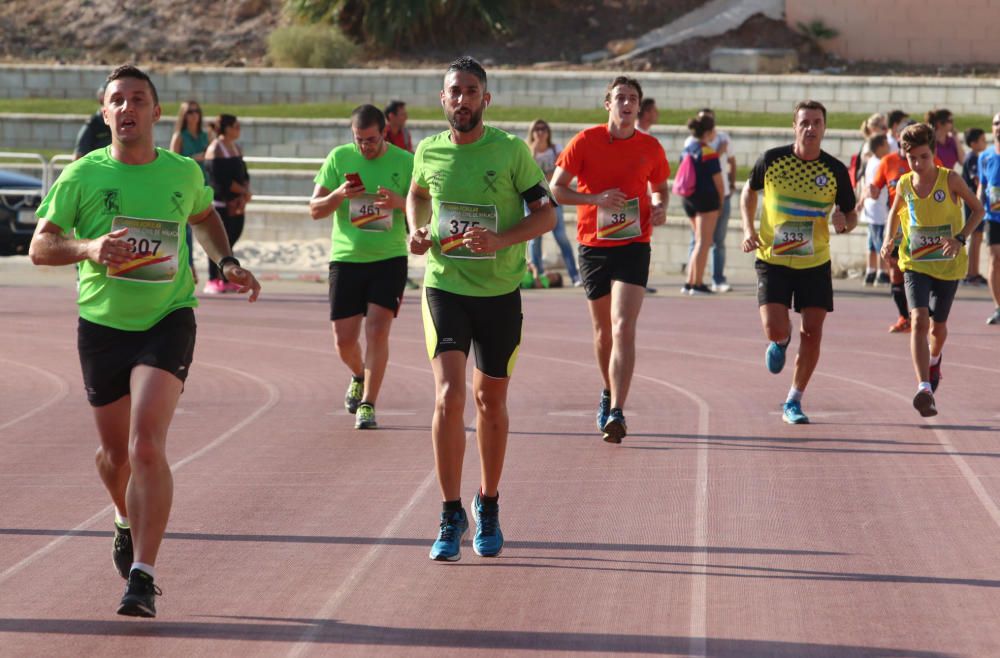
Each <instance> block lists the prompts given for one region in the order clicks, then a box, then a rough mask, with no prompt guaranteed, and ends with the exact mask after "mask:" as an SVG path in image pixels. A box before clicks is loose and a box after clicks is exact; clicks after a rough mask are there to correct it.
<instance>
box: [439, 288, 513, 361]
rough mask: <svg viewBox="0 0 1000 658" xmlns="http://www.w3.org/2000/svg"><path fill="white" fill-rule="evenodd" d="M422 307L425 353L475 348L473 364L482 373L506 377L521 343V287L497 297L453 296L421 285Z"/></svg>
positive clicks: (464, 350) (467, 353) (467, 352)
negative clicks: (422, 292)
mask: <svg viewBox="0 0 1000 658" xmlns="http://www.w3.org/2000/svg"><path fill="white" fill-rule="evenodd" d="M421 306H422V310H423V314H424V338H425V339H426V341H427V356H428V357H429V358H430V359H433V358H434V357H436V356H437V355H438V354H441V353H442V352H449V351H451V350H460V351H462V352H464V353H465V355H466V356H468V355H469V347H470V345H471V346H472V347H474V348H475V350H476V367H477V368H479V370H480V371H482V373H483V374H484V375H487V376H489V377H495V378H497V379H502V378H504V377H510V375H511V373H512V372H513V371H514V362H515V361H517V349H518V347H520V345H521V321H522V318H523V316H522V315H521V290H520V289H519V288H518V289H515V290H514V291H513V292H509V293H507V294H506V295H499V296H497V297H472V296H470V295H456V294H455V293H451V292H446V291H444V290H441V289H439V288H427V287H425V288H424V295H423V304H422V305H421Z"/></svg>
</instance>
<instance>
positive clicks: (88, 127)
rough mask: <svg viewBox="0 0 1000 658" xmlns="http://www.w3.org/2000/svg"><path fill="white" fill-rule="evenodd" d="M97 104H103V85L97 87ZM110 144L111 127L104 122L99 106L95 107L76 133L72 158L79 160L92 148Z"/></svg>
mask: <svg viewBox="0 0 1000 658" xmlns="http://www.w3.org/2000/svg"><path fill="white" fill-rule="evenodd" d="M97 104H98V106H103V105H104V85H101V86H100V87H98V88H97ZM110 145H111V128H110V127H109V126H108V125H107V124H106V123H104V114H103V113H102V112H101V107H98V108H97V111H96V112H94V113H93V114H92V115H91V117H90V118H89V119H87V122H86V123H85V124H83V126H82V127H81V128H80V132H78V133H77V134H76V146H75V147H74V148H73V159H74V160H79V159H80V158H82V157H83V156H85V155H87V154H88V153H90V152H91V151H93V150H96V149H101V148H104V147H105V146H110Z"/></svg>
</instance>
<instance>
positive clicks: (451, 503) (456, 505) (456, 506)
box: [441, 498, 462, 513]
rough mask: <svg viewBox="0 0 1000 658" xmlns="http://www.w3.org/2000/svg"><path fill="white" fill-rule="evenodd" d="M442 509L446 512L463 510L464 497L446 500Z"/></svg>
mask: <svg viewBox="0 0 1000 658" xmlns="http://www.w3.org/2000/svg"><path fill="white" fill-rule="evenodd" d="M441 509H442V510H443V511H444V512H446V513H450V512H461V511H462V499H461V498H458V499H456V500H446V501H444V503H442V504H441Z"/></svg>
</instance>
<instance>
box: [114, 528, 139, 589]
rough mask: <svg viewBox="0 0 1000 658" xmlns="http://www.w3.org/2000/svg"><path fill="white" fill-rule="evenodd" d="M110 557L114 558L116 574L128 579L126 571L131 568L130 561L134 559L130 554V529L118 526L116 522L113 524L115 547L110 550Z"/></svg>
mask: <svg viewBox="0 0 1000 658" xmlns="http://www.w3.org/2000/svg"><path fill="white" fill-rule="evenodd" d="M111 559H112V560H114V563H115V569H117V570H118V574H119V575H120V576H121V577H122V578H124V579H125V580H128V572H129V570H130V569H131V568H132V562H134V561H135V559H134V558H133V556H132V531H131V530H129V529H128V528H121V527H119V526H118V524H117V523H116V524H115V547H114V549H113V550H112V551H111Z"/></svg>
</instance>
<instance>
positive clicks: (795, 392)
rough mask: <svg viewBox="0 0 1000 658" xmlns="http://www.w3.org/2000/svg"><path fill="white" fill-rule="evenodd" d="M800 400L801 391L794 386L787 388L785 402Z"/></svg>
mask: <svg viewBox="0 0 1000 658" xmlns="http://www.w3.org/2000/svg"><path fill="white" fill-rule="evenodd" d="M801 401H802V391H800V390H799V389H797V388H795V387H794V386H793V387H791V388H790V389H788V397H787V398H785V402H801Z"/></svg>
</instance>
